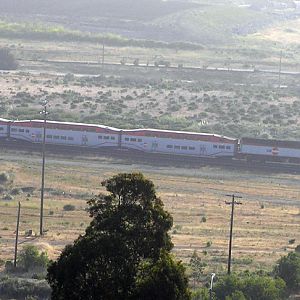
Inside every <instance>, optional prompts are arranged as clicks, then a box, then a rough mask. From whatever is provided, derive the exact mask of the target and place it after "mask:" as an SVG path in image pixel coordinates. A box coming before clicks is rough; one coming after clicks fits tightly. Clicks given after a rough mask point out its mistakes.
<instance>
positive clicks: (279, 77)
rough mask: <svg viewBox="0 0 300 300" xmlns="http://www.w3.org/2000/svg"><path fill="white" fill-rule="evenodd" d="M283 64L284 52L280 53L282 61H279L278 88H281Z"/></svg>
mask: <svg viewBox="0 0 300 300" xmlns="http://www.w3.org/2000/svg"><path fill="white" fill-rule="evenodd" d="M281 63H282V51H280V60H279V71H278V88H279V89H280V87H281Z"/></svg>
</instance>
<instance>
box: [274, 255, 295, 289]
mask: <svg viewBox="0 0 300 300" xmlns="http://www.w3.org/2000/svg"><path fill="white" fill-rule="evenodd" d="M274 272H275V275H276V276H278V277H280V278H282V279H283V280H284V281H285V283H286V285H287V288H288V289H289V290H296V289H299V288H300V253H299V252H290V253H289V254H288V255H286V256H283V257H282V258H280V260H279V261H278V264H277V265H276V266H275V269H274Z"/></svg>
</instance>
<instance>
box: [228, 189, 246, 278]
mask: <svg viewBox="0 0 300 300" xmlns="http://www.w3.org/2000/svg"><path fill="white" fill-rule="evenodd" d="M226 196H227V197H231V198H232V200H231V202H227V201H225V204H227V205H231V219H230V236H229V253H228V267H227V274H228V275H230V271H231V270H230V269H231V250H232V231H233V216H234V206H235V205H236V204H237V205H241V204H242V203H241V202H237V201H235V198H242V197H240V196H236V195H234V194H232V195H226Z"/></svg>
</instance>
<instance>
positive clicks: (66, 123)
mask: <svg viewBox="0 0 300 300" xmlns="http://www.w3.org/2000/svg"><path fill="white" fill-rule="evenodd" d="M12 123H13V124H14V123H17V124H20V125H26V124H28V123H29V124H32V123H33V124H39V125H41V126H43V124H44V120H20V121H13V122H12ZM49 124H50V125H58V126H65V127H68V126H70V127H73V126H74V127H80V128H81V129H85V128H95V129H96V128H99V129H105V130H110V131H120V129H118V128H115V127H110V126H105V125H98V124H86V123H75V122H60V121H50V120H47V125H49Z"/></svg>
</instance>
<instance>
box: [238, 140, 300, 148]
mask: <svg viewBox="0 0 300 300" xmlns="http://www.w3.org/2000/svg"><path fill="white" fill-rule="evenodd" d="M241 144H242V145H253V146H266V147H281V148H297V149H298V148H300V141H284V140H269V139H257V138H241Z"/></svg>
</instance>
